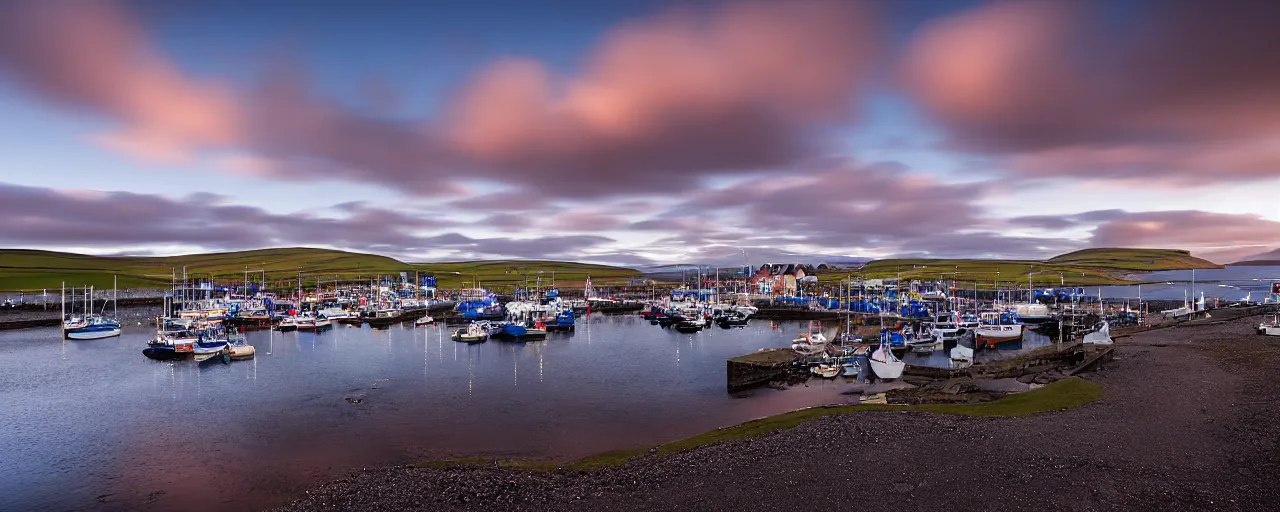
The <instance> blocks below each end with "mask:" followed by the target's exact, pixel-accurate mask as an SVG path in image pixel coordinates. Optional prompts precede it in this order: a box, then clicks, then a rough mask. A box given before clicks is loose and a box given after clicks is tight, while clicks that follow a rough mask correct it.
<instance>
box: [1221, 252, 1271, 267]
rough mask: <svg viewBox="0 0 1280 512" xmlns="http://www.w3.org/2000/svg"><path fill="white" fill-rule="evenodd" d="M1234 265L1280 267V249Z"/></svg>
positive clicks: (1250, 257) (1254, 256)
mask: <svg viewBox="0 0 1280 512" xmlns="http://www.w3.org/2000/svg"><path fill="white" fill-rule="evenodd" d="M1232 265H1257V266H1262V265H1280V249H1276V250H1273V251H1267V252H1264V253H1262V254H1255V255H1253V256H1249V257H1248V258H1245V259H1243V260H1240V261H1237V262H1235V263H1232Z"/></svg>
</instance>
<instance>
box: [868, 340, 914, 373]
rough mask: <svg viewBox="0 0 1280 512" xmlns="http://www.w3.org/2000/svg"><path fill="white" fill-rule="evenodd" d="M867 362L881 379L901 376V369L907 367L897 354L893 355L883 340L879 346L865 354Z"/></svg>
mask: <svg viewBox="0 0 1280 512" xmlns="http://www.w3.org/2000/svg"><path fill="white" fill-rule="evenodd" d="M867 362H868V363H870V364H871V371H872V372H874V373H875V374H876V377H877V378H879V379H882V380H893V379H896V378H898V377H901V376H902V371H903V370H905V369H906V368H907V363H904V362H902V360H900V359H898V357H897V356H895V355H893V351H892V350H889V346H888V345H886V344H885V343H884V342H883V341H881V343H880V348H877V349H876V351H875V352H872V353H871V355H869V356H867Z"/></svg>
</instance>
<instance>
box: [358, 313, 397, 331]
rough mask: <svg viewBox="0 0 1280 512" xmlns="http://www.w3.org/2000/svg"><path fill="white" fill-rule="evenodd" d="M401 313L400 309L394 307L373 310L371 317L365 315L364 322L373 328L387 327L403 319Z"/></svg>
mask: <svg viewBox="0 0 1280 512" xmlns="http://www.w3.org/2000/svg"><path fill="white" fill-rule="evenodd" d="M403 314H404V313H403V312H402V311H401V310H399V309H396V308H383V309H379V310H377V311H374V312H373V316H372V317H365V319H364V322H365V323H367V324H369V327H372V328H375V329H379V328H387V327H390V326H391V325H392V324H397V323H400V322H402V321H404V319H403V318H402V316H403Z"/></svg>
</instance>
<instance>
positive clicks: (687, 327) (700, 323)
mask: <svg viewBox="0 0 1280 512" xmlns="http://www.w3.org/2000/svg"><path fill="white" fill-rule="evenodd" d="M706 326H707V319H705V318H703V317H702V316H696V317H694V318H690V319H688V320H685V321H683V322H680V323H678V324H676V331H679V332H682V333H685V334H692V333H695V332H698V331H701V330H702V328H703V327H706Z"/></svg>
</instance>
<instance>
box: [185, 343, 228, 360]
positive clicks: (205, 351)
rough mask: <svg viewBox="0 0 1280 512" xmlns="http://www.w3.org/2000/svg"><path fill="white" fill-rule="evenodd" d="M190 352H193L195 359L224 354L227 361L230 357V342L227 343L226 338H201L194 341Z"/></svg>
mask: <svg viewBox="0 0 1280 512" xmlns="http://www.w3.org/2000/svg"><path fill="white" fill-rule="evenodd" d="M191 352H192V353H193V354H195V357H196V360H197V361H202V360H205V359H208V358H211V357H214V356H220V355H226V356H227V360H228V361H229V360H230V359H231V344H230V343H227V342H226V340H208V341H206V340H201V341H197V342H196V343H195V346H194V347H192V349H191Z"/></svg>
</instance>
